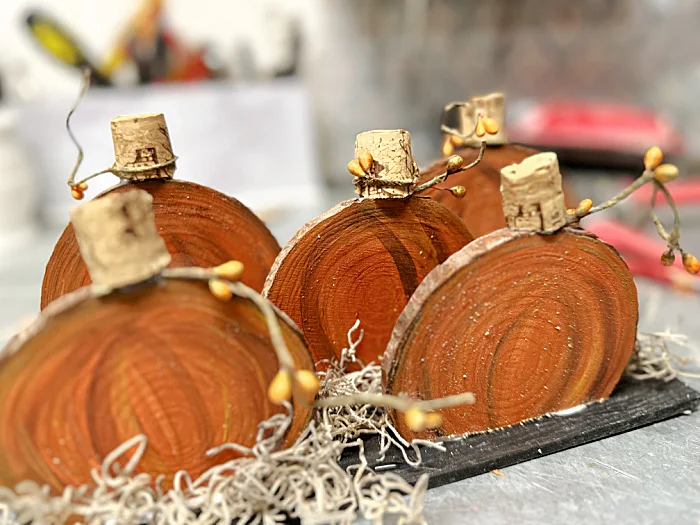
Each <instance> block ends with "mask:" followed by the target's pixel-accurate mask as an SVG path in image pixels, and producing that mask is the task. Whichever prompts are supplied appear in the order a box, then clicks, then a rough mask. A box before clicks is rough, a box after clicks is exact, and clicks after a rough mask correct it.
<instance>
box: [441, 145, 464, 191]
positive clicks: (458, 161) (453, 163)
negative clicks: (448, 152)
mask: <svg viewBox="0 0 700 525" xmlns="http://www.w3.org/2000/svg"><path fill="white" fill-rule="evenodd" d="M463 165H464V159H463V158H462V157H460V156H459V155H452V156H451V157H450V158H449V159H447V166H446V167H445V173H446V174H447V175H452V174H453V173H457V172H458V171H459V170H460V169H461V168H462V166H463ZM447 191H449V192H450V193H451V194H452V195H454V196H455V197H457V198H458V199H461V198H462V197H464V196H465V195H466V193H467V189H466V188H465V187H464V186H452V187H451V188H450V189H449V190H447Z"/></svg>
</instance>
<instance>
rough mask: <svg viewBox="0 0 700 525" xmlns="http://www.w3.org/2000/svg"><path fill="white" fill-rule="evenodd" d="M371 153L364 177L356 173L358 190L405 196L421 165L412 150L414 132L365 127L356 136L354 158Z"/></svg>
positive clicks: (373, 194) (367, 194)
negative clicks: (364, 129) (369, 163)
mask: <svg viewBox="0 0 700 525" xmlns="http://www.w3.org/2000/svg"><path fill="white" fill-rule="evenodd" d="M363 152H369V153H370V154H371V155H372V158H373V162H372V166H371V167H370V169H369V170H368V171H369V172H368V173H367V174H366V176H364V177H355V180H354V183H355V192H356V193H357V194H358V195H360V196H361V197H367V198H370V199H381V198H392V197H394V198H403V197H406V196H407V195H409V194H410V193H411V190H412V189H413V186H414V185H415V184H416V182H417V181H418V177H419V175H420V174H419V172H418V165H417V164H416V161H415V160H414V159H413V152H412V151H411V134H410V133H409V132H408V131H404V130H402V129H395V130H374V131H365V132H364V133H360V134H359V135H357V139H356V140H355V158H359V157H360V155H361V154H362V153H363Z"/></svg>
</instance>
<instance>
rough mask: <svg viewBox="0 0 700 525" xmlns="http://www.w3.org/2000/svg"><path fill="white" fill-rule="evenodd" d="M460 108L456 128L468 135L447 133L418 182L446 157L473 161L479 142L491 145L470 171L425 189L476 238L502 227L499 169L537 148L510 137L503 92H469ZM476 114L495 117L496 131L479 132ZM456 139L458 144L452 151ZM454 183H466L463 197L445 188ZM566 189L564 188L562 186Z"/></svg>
mask: <svg viewBox="0 0 700 525" xmlns="http://www.w3.org/2000/svg"><path fill="white" fill-rule="evenodd" d="M458 110H459V111H458V115H457V118H458V131H459V132H460V133H461V134H462V135H464V136H466V139H464V140H462V139H460V138H458V137H455V136H451V135H445V141H446V142H445V143H444V144H443V155H445V156H444V157H443V158H441V159H439V160H436V161H435V162H433V163H432V164H430V165H429V166H428V167H426V168H425V169H423V170H421V182H425V181H428V180H430V179H432V178H433V177H435V176H436V175H438V174H440V173H444V171H445V167H446V166H447V161H448V159H449V157H450V156H451V155H453V154H455V155H459V156H460V157H462V158H463V159H464V161H465V163H466V164H468V163H471V162H473V161H474V160H475V159H476V158H477V156H478V155H479V147H480V146H481V142H482V141H483V142H486V144H488V146H489V147H488V148H486V151H485V152H484V155H483V158H482V160H481V162H480V163H479V164H478V165H476V166H475V167H474V168H473V169H471V170H469V171H464V172H461V173H456V174H455V175H453V176H451V177H450V178H449V179H448V180H447V181H446V182H443V183H441V184H438V185H436V186H434V187H433V188H430V189H429V190H427V191H426V192H425V195H427V196H429V197H430V198H431V199H433V200H435V201H437V202H439V203H441V204H443V205H444V206H446V207H447V208H449V209H450V210H452V211H453V212H454V213H456V214H457V215H459V216H460V217H461V218H462V220H463V221H464V222H465V223H466V224H467V227H468V228H469V230H470V231H471V232H472V233H473V234H474V235H475V236H476V237H480V236H482V235H486V234H487V233H490V232H492V231H495V230H498V229H501V228H505V226H506V219H505V216H504V215H503V205H502V199H501V192H500V186H501V169H503V168H505V167H506V166H510V165H512V164H519V163H520V162H522V161H523V160H525V159H526V158H527V157H529V156H531V155H535V154H536V153H538V151H537V150H535V149H532V148H528V147H526V146H521V145H519V144H511V143H510V142H509V140H508V136H507V134H506V130H505V98H504V96H503V93H491V94H489V95H486V96H480V97H472V98H471V99H470V100H469V102H467V103H465V104H461V105H459V106H458ZM479 115H482V116H484V117H488V118H489V119H491V120H492V121H493V122H495V123H496V125H497V126H498V131H497V133H495V134H485V135H484V136H483V137H477V136H476V135H475V134H474V129H475V127H476V123H477V119H478V116H479ZM455 143H456V144H458V146H457V148H458V149H456V150H455V149H454V148H455ZM455 185H459V186H463V187H464V188H465V190H466V193H465V197H464V198H458V197H456V196H454V195H453V194H452V193H450V191H448V190H449V189H450V188H451V187H453V186H455ZM565 193H568V192H567V191H565Z"/></svg>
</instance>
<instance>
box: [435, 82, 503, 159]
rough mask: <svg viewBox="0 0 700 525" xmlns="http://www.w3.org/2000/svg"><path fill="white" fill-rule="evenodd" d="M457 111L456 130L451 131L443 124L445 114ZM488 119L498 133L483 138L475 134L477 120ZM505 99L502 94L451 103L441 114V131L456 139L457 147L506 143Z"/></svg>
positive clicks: (451, 129)
mask: <svg viewBox="0 0 700 525" xmlns="http://www.w3.org/2000/svg"><path fill="white" fill-rule="evenodd" d="M453 109H456V110H457V128H456V129H453V128H450V127H448V126H446V125H445V124H444V118H445V115H446V114H447V113H449V112H450V111H452V110H453ZM480 117H481V118H490V119H491V120H492V121H493V122H495V123H496V125H497V126H498V132H496V133H489V134H487V135H485V136H484V137H479V136H477V135H476V134H475V130H476V128H477V123H478V120H479V118H480ZM505 120H506V117H505V97H504V95H503V93H490V94H488V95H484V96H479V97H472V98H471V99H469V101H468V102H453V103H451V104H449V105H447V106H445V110H444V113H443V125H442V126H441V128H442V131H443V132H446V133H448V134H450V135H453V136H454V137H455V138H456V139H458V145H460V146H471V147H479V146H480V145H481V143H482V142H486V144H487V145H489V146H497V145H501V144H507V143H508V135H506V131H505Z"/></svg>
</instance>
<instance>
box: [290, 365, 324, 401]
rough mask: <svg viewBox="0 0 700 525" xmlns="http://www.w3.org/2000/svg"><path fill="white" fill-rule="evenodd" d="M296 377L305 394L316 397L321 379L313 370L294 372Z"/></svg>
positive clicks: (311, 397)
mask: <svg viewBox="0 0 700 525" xmlns="http://www.w3.org/2000/svg"><path fill="white" fill-rule="evenodd" d="M294 379H295V380H296V382H297V385H299V388H300V389H301V391H302V392H303V393H304V395H305V396H307V397H308V398H310V399H313V398H314V397H316V394H317V393H318V389H319V388H321V381H320V380H319V379H318V376H317V375H316V374H314V373H313V372H312V371H311V370H299V371H298V372H297V373H296V374H294Z"/></svg>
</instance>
